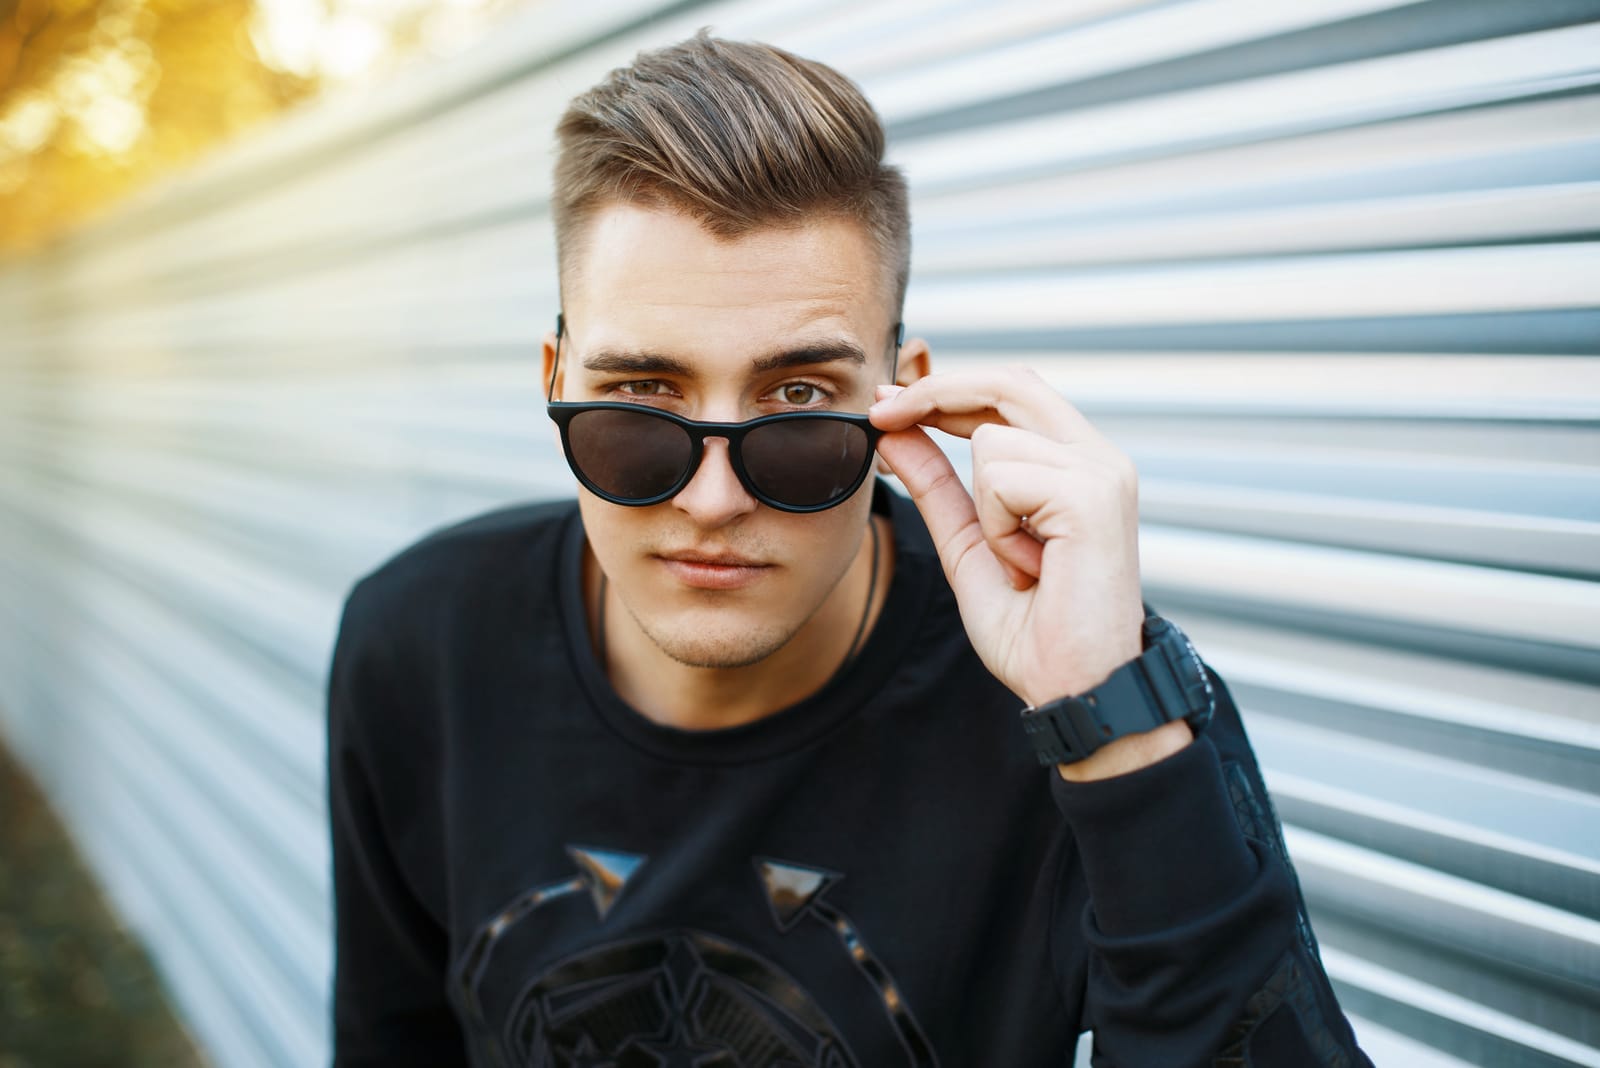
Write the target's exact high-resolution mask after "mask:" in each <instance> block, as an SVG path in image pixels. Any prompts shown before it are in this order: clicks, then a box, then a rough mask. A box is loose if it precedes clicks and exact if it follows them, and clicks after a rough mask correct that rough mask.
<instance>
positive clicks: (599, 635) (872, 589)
mask: <svg viewBox="0 0 1600 1068" xmlns="http://www.w3.org/2000/svg"><path fill="white" fill-rule="evenodd" d="M867 529H869V530H871V531H872V577H871V578H870V579H869V580H868V582H867V604H866V607H864V608H863V609H862V610H861V622H860V623H857V624H856V634H855V637H854V638H851V639H850V648H849V649H847V650H845V654H844V661H843V662H842V663H841V664H840V665H839V666H838V667H837V668H836V669H834V672H833V674H832V675H830V676H829V677H828V682H829V683H831V682H833V680H834V679H836V678H838V677H839V676H840V675H842V674H844V669H845V668H847V667H849V666H850V665H851V664H852V663H854V662H855V659H856V654H858V653H859V652H860V651H861V648H860V647H861V641H862V639H863V638H864V637H865V636H866V633H867V621H868V620H869V619H871V618H872V601H873V598H875V597H876V596H877V595H878V555H879V551H880V545H879V542H880V538H879V536H878V523H877V521H876V520H875V519H872V518H871V517H868V519H867ZM608 585H609V582H608V579H607V577H606V573H605V572H604V571H602V572H600V603H599V605H598V606H596V608H595V613H594V626H595V642H594V645H595V657H596V658H597V659H598V660H599V661H600V670H601V671H605V670H606V587H607V586H608Z"/></svg>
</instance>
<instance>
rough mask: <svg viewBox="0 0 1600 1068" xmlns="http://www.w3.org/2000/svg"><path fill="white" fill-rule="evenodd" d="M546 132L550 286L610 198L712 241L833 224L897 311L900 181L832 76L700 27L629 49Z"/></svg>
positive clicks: (870, 117) (878, 129) (905, 224)
mask: <svg viewBox="0 0 1600 1068" xmlns="http://www.w3.org/2000/svg"><path fill="white" fill-rule="evenodd" d="M556 137H557V141H558V153H557V156H556V165H555V187H554V190H553V192H552V194H551V207H550V211H551V215H552V216H553V218H554V222H555V230H556V258H557V261H558V263H559V264H560V269H561V274H562V283H563V286H564V285H565V284H566V282H567V280H568V272H570V271H571V270H572V268H573V265H574V263H575V261H576V257H577V256H578V255H579V254H580V252H581V246H582V241H583V236H584V230H585V225H586V224H587V223H588V221H589V220H590V218H591V217H592V216H593V215H594V213H595V212H596V211H597V210H598V209H600V208H603V207H605V206H606V205H608V204H611V203H615V202H619V201H620V202H626V203H634V204H642V205H645V206H652V207H653V206H661V207H666V208H670V209H673V210H676V211H682V212H684V213H686V214H688V215H689V216H690V217H692V218H694V219H696V220H697V221H698V222H699V223H700V224H701V225H702V226H703V227H704V228H705V229H706V230H707V231H708V232H710V233H712V234H715V235H716V236H718V237H722V238H735V237H738V236H741V235H743V234H747V233H749V232H751V231H753V230H757V229H761V228H765V227H773V226H777V227H783V226H793V225H798V224H801V223H803V222H805V221H806V220H808V219H811V218H816V217H819V216H824V217H825V216H835V217H843V218H847V219H851V220H854V221H855V222H857V223H858V224H860V225H861V226H862V227H863V228H864V229H865V231H866V233H867V235H868V236H869V237H870V238H871V240H872V243H873V245H874V246H875V247H876V249H877V251H878V256H879V259H880V262H881V263H882V265H883V266H884V268H885V270H886V279H885V280H886V282H887V283H888V294H887V295H888V296H889V298H890V300H891V301H892V303H891V306H890V307H891V310H892V311H893V312H894V315H893V318H895V319H898V318H899V317H900V316H899V312H900V308H901V306H902V304H903V302H904V300H905V291H906V279H907V276H908V274H909V273H910V265H911V218H910V212H909V209H908V207H907V203H906V199H907V198H906V183H905V178H904V177H903V176H902V175H901V173H900V171H899V169H898V168H895V167H891V166H888V165H886V164H885V163H884V162H883V148H884V134H883V125H882V124H881V123H880V122H879V121H878V115H877V112H876V111H874V110H873V108H872V105H871V104H870V103H868V102H867V98H866V97H865V96H863V95H862V93H861V90H860V88H859V87H857V86H856V84H855V83H854V82H852V81H851V80H850V79H848V78H846V77H845V76H844V75H842V74H840V73H839V72H838V71H836V70H834V69H833V68H831V67H828V66H825V65H823V64H821V63H817V62H814V61H812V60H808V59H802V58H800V57H799V56H796V55H793V54H791V53H789V52H785V51H784V50H783V49H781V48H774V47H772V46H771V45H765V44H758V43H755V42H740V41H725V40H721V39H718V38H715V37H712V36H710V34H709V32H708V31H706V30H701V31H700V32H699V33H698V34H696V35H695V36H694V37H691V38H689V39H688V40H687V41H683V42H681V43H679V44H675V45H671V46H669V47H666V48H660V49H656V50H654V51H650V52H641V53H639V55H638V56H637V57H635V59H634V61H633V64H632V65H631V66H627V67H620V68H618V69H616V70H614V71H612V72H611V73H610V74H609V75H607V76H606V78H605V80H604V81H602V82H601V83H600V84H599V85H597V86H595V87H594V88H593V89H590V90H589V91H588V92H586V93H584V94H582V95H581V96H579V97H577V98H576V99H574V100H573V101H572V103H571V104H570V105H569V106H568V108H567V111H566V114H564V115H563V116H562V117H561V121H560V122H559V123H558V124H557V126H556Z"/></svg>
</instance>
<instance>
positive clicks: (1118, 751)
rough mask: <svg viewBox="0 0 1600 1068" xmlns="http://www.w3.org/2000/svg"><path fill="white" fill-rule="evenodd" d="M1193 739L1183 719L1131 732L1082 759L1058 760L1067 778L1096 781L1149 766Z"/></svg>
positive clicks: (1060, 769)
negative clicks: (1072, 760) (1061, 761)
mask: <svg viewBox="0 0 1600 1068" xmlns="http://www.w3.org/2000/svg"><path fill="white" fill-rule="evenodd" d="M1193 741H1194V731H1192V730H1191V729H1190V728H1189V724H1188V723H1186V722H1184V721H1183V720H1181V719H1176V720H1173V721H1172V722H1171V723H1165V724H1162V725H1161V726H1159V727H1157V728H1156V729H1155V730H1150V731H1144V732H1142V733H1139V734H1129V735H1124V736H1123V737H1121V738H1118V739H1117V740H1116V741H1114V742H1109V743H1107V744H1106V745H1103V746H1101V747H1100V748H1099V749H1096V750H1095V751H1094V752H1093V753H1092V754H1090V755H1089V756H1087V757H1085V758H1084V759H1082V760H1079V761H1076V762H1074V763H1071V764H1057V765H1056V772H1057V773H1058V774H1059V775H1060V776H1061V777H1062V778H1063V779H1065V780H1066V781H1067V782H1095V781H1098V780H1100V779H1110V778H1113V777H1115V776H1118V775H1126V774H1128V773H1129V772H1134V771H1138V770H1139V769H1140V768H1147V767H1149V766H1150V765H1151V764H1155V763H1158V762H1160V761H1162V760H1165V759H1166V758H1167V757H1169V756H1171V755H1172V754H1174V753H1176V752H1178V751H1179V750H1181V749H1183V748H1184V747H1186V746H1188V745H1189V744H1190V743H1191V742H1193Z"/></svg>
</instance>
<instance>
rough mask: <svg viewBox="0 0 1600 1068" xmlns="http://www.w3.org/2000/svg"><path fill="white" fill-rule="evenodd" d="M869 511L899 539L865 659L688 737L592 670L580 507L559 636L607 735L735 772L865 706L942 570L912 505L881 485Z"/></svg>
mask: <svg viewBox="0 0 1600 1068" xmlns="http://www.w3.org/2000/svg"><path fill="white" fill-rule="evenodd" d="M872 511H873V512H874V513H875V514H878V515H886V516H888V517H889V520H890V528H891V532H892V537H893V540H894V548H895V567H894V574H893V575H892V576H891V578H890V581H889V589H888V592H887V593H886V595H885V598H884V603H883V608H882V610H881V611H880V612H879V613H878V619H877V622H876V624H875V625H874V626H873V628H872V631H871V632H870V633H869V634H868V635H867V640H866V642H865V643H864V644H863V645H862V646H861V650H860V652H858V653H857V654H856V657H855V659H854V660H853V661H851V662H850V663H849V664H848V665H846V666H845V668H844V670H842V671H840V672H839V673H838V674H836V675H835V676H834V677H833V678H832V679H830V680H829V681H828V682H827V683H826V684H825V685H824V686H823V687H822V688H821V689H820V690H818V691H816V692H815V693H813V694H811V695H810V696H809V697H806V698H803V699H802V700H800V701H797V702H795V703H794V704H792V705H789V706H788V707H786V708H782V709H779V710H778V711H776V712H773V713H771V714H770V715H766V716H763V717H762V718H760V719H757V720H752V721H751V722H749V723H742V724H740V725H738V726H736V727H718V728H711V729H707V730H691V729H686V728H683V727H671V726H667V725H665V724H661V723H657V722H655V721H654V720H652V719H650V718H649V717H647V716H645V715H644V714H643V713H641V712H640V711H638V710H637V709H635V708H634V707H633V706H632V705H630V704H628V703H627V702H626V701H624V700H623V699H622V698H621V696H619V695H618V693H617V691H616V689H615V688H614V687H613V686H612V685H611V680H610V678H609V677H608V676H607V675H606V673H605V672H604V671H603V670H602V669H601V667H600V664H599V663H598V662H597V661H596V659H595V655H594V650H593V648H592V647H591V645H590V642H589V640H588V634H589V620H588V612H587V610H586V608H585V605H584V599H583V577H582V576H583V568H582V562H583V550H584V546H585V544H586V541H587V538H586V535H585V532H584V528H583V516H582V514H581V513H580V512H579V510H578V509H577V507H576V506H574V507H573V509H572V511H571V513H570V514H569V515H568V518H567V529H566V531H565V533H564V535H563V537H562V542H561V552H560V554H559V557H560V559H559V561H558V563H557V569H558V570H557V583H558V586H559V589H560V598H561V620H562V630H563V631H564V632H565V637H566V642H567V651H568V654H569V656H570V657H571V658H572V664H573V668H574V671H575V673H576V675H577V677H578V680H579V682H580V683H581V685H582V689H583V691H584V695H585V696H586V697H587V698H588V703H589V707H590V709H591V710H592V711H593V712H594V713H595V714H596V716H597V717H598V718H599V719H600V720H601V722H603V723H604V724H605V725H606V726H607V727H609V728H611V729H612V730H613V731H615V732H616V733H617V734H619V735H621V736H622V737H623V738H624V739H625V740H626V741H628V742H629V743H631V744H633V745H635V746H637V747H638V748H640V749H643V750H645V751H646V752H648V753H650V754H652V755H654V756H657V757H661V758H663V759H666V760H671V761H675V762H679V763H698V764H733V763H740V762H745V761H752V760H760V759H763V758H766V757H772V756H778V755H781V754H783V753H787V752H791V751H793V750H795V749H798V748H800V747H802V746H804V745H806V744H808V743H809V742H811V741H813V740H815V739H817V738H819V737H821V736H823V735H824V734H827V733H828V732H829V731H831V730H832V729H833V728H834V727H836V726H838V725H839V724H840V723H842V722H844V721H845V720H846V719H848V718H850V716H852V715H853V714H854V713H855V712H857V711H859V710H860V709H861V708H862V707H863V706H864V705H866V704H867V702H868V701H870V700H871V699H872V698H873V697H874V696H875V695H876V694H877V693H878V692H879V691H880V690H881V689H882V688H883V686H884V684H885V683H886V682H887V681H888V679H889V676H890V675H891V674H892V673H893V672H894V670H895V668H896V667H897V666H898V665H899V664H900V663H902V661H903V659H904V654H905V652H906V649H907V647H908V646H909V645H910V644H911V641H912V639H913V638H914V637H915V635H916V631H917V626H916V621H917V620H919V619H921V618H922V617H923V615H924V613H923V611H922V609H923V606H924V605H925V604H926V602H927V599H928V594H929V589H930V585H931V578H932V573H931V572H932V569H934V568H936V567H937V560H936V559H934V551H933V545H932V542H931V540H930V539H929V538H928V536H927V531H926V529H925V528H924V527H923V525H922V523H921V516H919V515H918V514H917V511H916V506H915V505H914V504H913V503H912V502H911V501H910V500H908V499H906V498H905V497H903V496H901V495H900V494H898V493H895V492H894V491H893V490H891V489H890V488H889V486H888V484H887V483H885V482H883V481H882V480H881V479H880V480H878V481H877V482H876V483H875V484H874V486H873V491H872Z"/></svg>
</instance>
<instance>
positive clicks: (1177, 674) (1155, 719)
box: [1022, 605, 1216, 765]
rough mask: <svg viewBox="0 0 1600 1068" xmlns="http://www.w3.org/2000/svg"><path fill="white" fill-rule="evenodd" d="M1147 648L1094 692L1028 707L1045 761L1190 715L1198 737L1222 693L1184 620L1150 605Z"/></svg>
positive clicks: (1026, 717) (1031, 732) (1031, 734)
mask: <svg viewBox="0 0 1600 1068" xmlns="http://www.w3.org/2000/svg"><path fill="white" fill-rule="evenodd" d="M1141 630H1142V634H1143V638H1144V652H1143V653H1142V654H1141V655H1140V656H1138V657H1136V658H1135V659H1133V660H1130V661H1128V662H1127V663H1126V664H1123V665H1122V666H1121V667H1119V668H1117V669H1116V670H1115V671H1113V672H1112V673H1111V676H1110V677H1109V678H1107V679H1106V681H1105V682H1102V683H1101V684H1100V685H1098V686H1096V687H1095V688H1094V689H1092V690H1090V691H1088V692H1087V693H1082V694H1077V695H1075V696H1071V697H1058V698H1056V699H1055V700H1054V701H1049V702H1046V703H1045V704H1042V705H1040V706H1038V707H1037V708H1024V709H1023V710H1022V727H1023V730H1024V731H1026V732H1027V735H1028V739H1029V741H1031V742H1033V746H1034V748H1035V749H1037V750H1038V752H1039V763H1041V764H1045V765H1050V764H1073V763H1076V762H1077V761H1080V760H1082V759H1084V758H1085V757H1087V756H1089V755H1090V754H1091V753H1093V752H1094V751H1095V750H1097V749H1099V748H1100V747H1101V746H1104V745H1107V744H1109V743H1110V742H1114V741H1116V740H1117V739H1118V738H1121V737H1123V736H1124V735H1128V734H1138V733H1140V732H1142V731H1149V730H1154V729H1155V728H1157V727H1160V726H1162V725H1163V724H1167V723H1171V722H1172V721H1173V720H1175V719H1181V720H1185V721H1187V722H1188V724H1189V728H1190V729H1191V730H1193V731H1194V733H1195V735H1196V736H1198V735H1199V734H1200V732H1201V731H1202V730H1204V729H1205V725H1206V724H1207V723H1209V722H1210V721H1211V713H1212V712H1213V711H1214V710H1215V709H1216V695H1215V694H1214V693H1213V692H1212V689H1211V679H1210V677H1209V676H1208V675H1207V674H1206V670H1205V665H1204V664H1202V663H1201V662H1200V654H1199V653H1197V652H1195V650H1194V644H1193V643H1192V642H1190V641H1189V638H1188V635H1186V634H1184V633H1183V631H1181V630H1179V629H1178V626H1177V624H1175V623H1173V622H1171V621H1170V620H1167V619H1163V618H1162V617H1161V616H1158V615H1156V614H1155V613H1154V612H1152V611H1151V610H1150V608H1149V606H1148V605H1146V606H1145V618H1144V624H1143V627H1142V628H1141Z"/></svg>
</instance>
